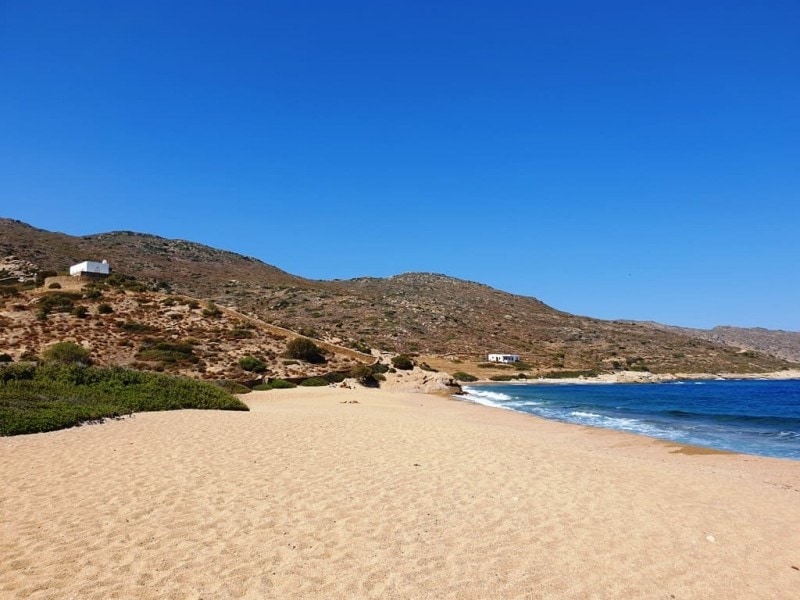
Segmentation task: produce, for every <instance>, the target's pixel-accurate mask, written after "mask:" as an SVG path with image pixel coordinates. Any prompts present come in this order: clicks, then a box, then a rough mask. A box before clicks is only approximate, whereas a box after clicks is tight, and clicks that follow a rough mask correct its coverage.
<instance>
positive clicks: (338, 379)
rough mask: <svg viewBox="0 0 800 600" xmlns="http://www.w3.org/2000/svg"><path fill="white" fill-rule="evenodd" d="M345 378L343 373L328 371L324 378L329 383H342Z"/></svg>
mask: <svg viewBox="0 0 800 600" xmlns="http://www.w3.org/2000/svg"><path fill="white" fill-rule="evenodd" d="M345 378H346V376H345V374H344V373H328V374H327V375H325V379H327V380H328V382H330V383H342V382H343V381H344V380H345Z"/></svg>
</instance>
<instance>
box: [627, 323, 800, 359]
mask: <svg viewBox="0 0 800 600" xmlns="http://www.w3.org/2000/svg"><path fill="white" fill-rule="evenodd" d="M641 325H644V326H646V327H652V328H653V329H658V330H660V331H671V332H674V333H679V334H682V335H688V336H690V337H694V338H698V339H701V340H708V341H710V342H715V343H718V344H726V345H728V346H734V347H736V348H739V349H740V350H742V351H748V350H750V351H755V352H762V353H764V354H768V355H770V356H776V357H778V358H782V359H783V360H788V361H791V362H796V363H800V332H797V331H781V330H774V329H764V328H763V327H730V326H719V327H714V328H713V329H692V328H689V327H675V326H672V325H662V324H661V323H652V322H642V323H641Z"/></svg>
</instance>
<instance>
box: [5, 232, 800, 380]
mask: <svg viewBox="0 0 800 600" xmlns="http://www.w3.org/2000/svg"><path fill="white" fill-rule="evenodd" d="M5 255H14V256H16V257H17V260H24V261H29V262H30V263H32V264H34V265H36V267H37V268H38V269H39V270H49V271H64V270H66V269H67V268H68V266H69V265H70V264H71V263H73V262H78V261H80V260H85V259H87V258H92V259H97V260H100V259H107V260H108V261H109V262H110V263H111V265H112V268H113V269H114V271H115V272H118V273H127V274H131V275H135V276H136V277H137V278H138V279H140V280H151V281H153V282H159V283H158V285H160V286H161V288H162V289H171V290H174V291H175V292H179V293H184V294H187V295H191V296H197V297H200V298H206V299H212V300H214V301H216V302H218V303H219V304H220V305H223V306H229V307H232V308H235V309H238V310H240V311H243V312H246V313H248V314H252V315H256V316H258V317H259V318H261V319H264V320H265V321H267V322H270V323H273V324H276V325H280V326H283V327H286V328H288V329H292V330H295V331H299V332H301V333H305V334H308V335H312V336H315V337H319V338H322V339H327V340H329V341H332V342H341V343H342V344H345V345H350V346H353V347H359V348H366V347H375V348H381V349H386V350H394V351H398V352H419V353H423V354H428V355H446V356H450V357H454V358H459V357H463V358H473V359H475V358H479V357H481V356H483V355H485V354H486V353H488V352H509V353H515V354H520V355H522V357H523V360H525V361H526V362H527V363H529V364H530V365H531V367H532V369H567V370H570V369H601V370H609V369H623V368H625V369H634V370H651V371H654V372H762V371H774V370H780V369H783V368H789V367H792V366H796V365H792V364H790V363H789V362H787V360H785V359H782V358H777V357H774V356H767V355H766V354H763V353H762V352H761V351H752V350H750V351H748V352H741V351H740V349H739V348H737V347H732V346H729V345H726V344H725V343H721V342H723V340H722V339H720V340H713V339H705V338H702V337H699V336H695V335H690V334H687V333H686V332H683V331H681V330H677V329H676V330H672V329H669V328H656V327H653V326H650V325H643V324H638V323H632V322H621V321H602V320H598V319H592V318H588V317H581V316H576V315H571V314H568V313H564V312H562V311H559V310H557V309H554V308H552V307H550V306H547V305H546V304H544V303H542V302H541V301H539V300H537V299H536V298H530V297H524V296H518V295H514V294H509V293H506V292H502V291H500V290H496V289H493V288H490V287H488V286H486V285H482V284H479V283H474V282H469V281H462V280H459V279H454V278H451V277H447V276H444V275H438V274H432V273H407V274H403V275H398V276H395V277H389V278H358V279H353V280H348V281H339V280H336V281H315V280H309V279H305V278H303V277H298V276H295V275H292V274H290V273H286V272H285V271H282V270H280V269H278V268H276V267H274V266H271V265H268V264H266V263H264V262H262V261H260V260H257V259H254V258H251V257H246V256H242V255H239V254H235V253H232V252H226V251H224V250H218V249H215V248H210V247H208V246H204V245H202V244H197V243H194V242H187V241H182V240H169V239H164V238H160V237H157V236H152V235H146V234H138V233H131V232H113V233H106V234H97V235H89V236H83V237H74V236H69V235H66V234H61V233H53V232H48V231H44V230H41V229H36V228H34V227H31V226H29V225H26V224H24V223H20V222H18V221H11V220H8V219H0V256H5Z"/></svg>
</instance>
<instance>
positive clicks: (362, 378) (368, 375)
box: [349, 365, 386, 387]
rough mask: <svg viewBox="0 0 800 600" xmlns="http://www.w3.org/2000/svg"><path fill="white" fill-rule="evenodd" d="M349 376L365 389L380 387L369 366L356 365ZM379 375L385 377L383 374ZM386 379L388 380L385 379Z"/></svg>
mask: <svg viewBox="0 0 800 600" xmlns="http://www.w3.org/2000/svg"><path fill="white" fill-rule="evenodd" d="M349 375H350V377H352V378H353V379H355V380H357V381H358V383H360V384H361V385H363V386H365V387H378V385H379V384H378V378H377V377H376V374H375V372H374V371H373V370H372V367H370V366H369V365H356V366H355V367H353V368H352V369H350V373H349ZM378 375H380V376H381V377H384V376H383V374H380V373H378ZM384 379H386V378H385V377H384Z"/></svg>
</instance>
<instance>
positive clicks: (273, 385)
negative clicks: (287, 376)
mask: <svg viewBox="0 0 800 600" xmlns="http://www.w3.org/2000/svg"><path fill="white" fill-rule="evenodd" d="M296 387H297V385H295V384H294V383H292V382H291V381H285V380H283V379H273V380H272V381H268V382H267V383H259V384H258V385H257V386H254V387H253V389H254V390H260V391H267V390H288V389H291V388H296Z"/></svg>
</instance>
